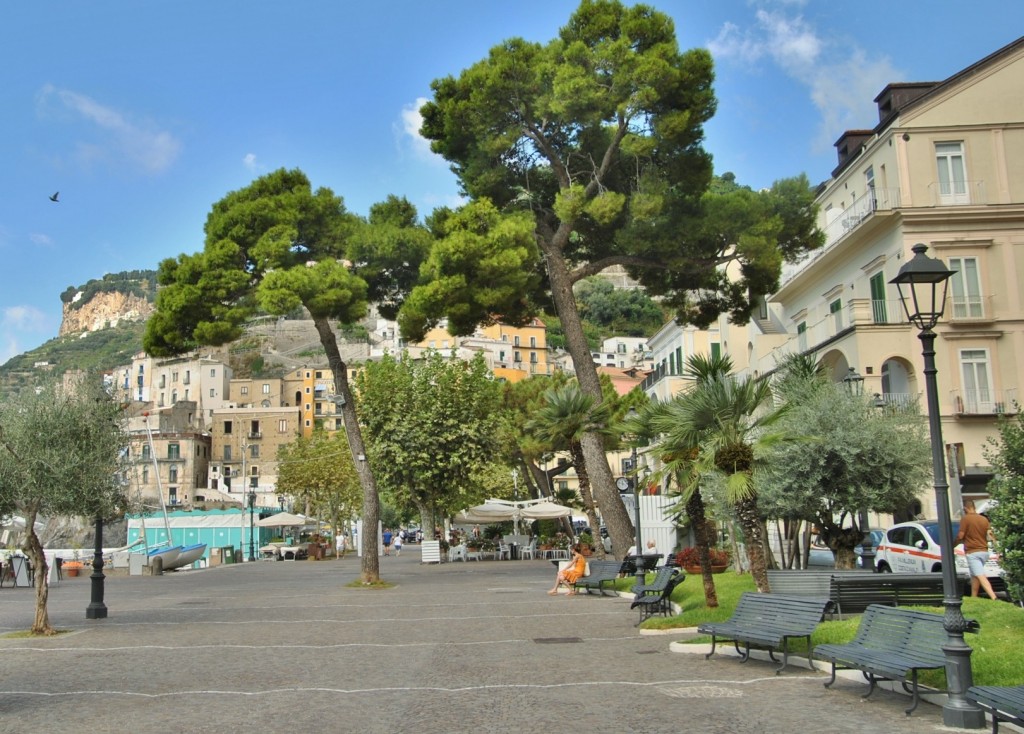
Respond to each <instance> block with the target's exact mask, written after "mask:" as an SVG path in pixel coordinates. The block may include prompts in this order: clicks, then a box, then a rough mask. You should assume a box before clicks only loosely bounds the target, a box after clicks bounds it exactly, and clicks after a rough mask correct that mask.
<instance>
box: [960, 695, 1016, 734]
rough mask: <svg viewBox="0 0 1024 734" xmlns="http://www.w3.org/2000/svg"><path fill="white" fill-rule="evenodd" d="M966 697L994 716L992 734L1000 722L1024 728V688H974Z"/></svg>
mask: <svg viewBox="0 0 1024 734" xmlns="http://www.w3.org/2000/svg"><path fill="white" fill-rule="evenodd" d="M966 696H967V699H968V700H969V701H974V702H975V703H976V704H978V705H979V706H981V707H982V708H983V709H986V710H987V711H988V712H989V714H991V715H992V734H999V722H1000V721H1008V722H1010V723H1011V724H1016V725H1017V726H1024V686H972V687H970V688H968V689H967V693H966Z"/></svg>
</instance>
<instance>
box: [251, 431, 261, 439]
mask: <svg viewBox="0 0 1024 734" xmlns="http://www.w3.org/2000/svg"><path fill="white" fill-rule="evenodd" d="M249 438H263V433H262V432H261V431H249Z"/></svg>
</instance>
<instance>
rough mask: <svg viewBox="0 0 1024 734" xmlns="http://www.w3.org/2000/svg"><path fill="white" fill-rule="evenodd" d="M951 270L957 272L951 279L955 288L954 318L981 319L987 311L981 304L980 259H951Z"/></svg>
mask: <svg viewBox="0 0 1024 734" xmlns="http://www.w3.org/2000/svg"><path fill="white" fill-rule="evenodd" d="M949 269H950V270H955V271H956V272H955V273H953V275H952V277H951V278H950V279H949V280H950V283H952V286H953V318H954V319H980V318H981V317H982V316H984V315H985V309H984V308H983V304H982V302H981V279H980V278H979V277H978V258H976V257H951V258H949Z"/></svg>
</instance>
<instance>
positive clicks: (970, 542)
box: [953, 500, 996, 599]
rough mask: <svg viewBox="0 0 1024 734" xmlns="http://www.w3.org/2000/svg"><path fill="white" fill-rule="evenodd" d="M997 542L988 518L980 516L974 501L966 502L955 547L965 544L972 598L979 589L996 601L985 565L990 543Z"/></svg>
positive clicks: (954, 542) (954, 543)
mask: <svg viewBox="0 0 1024 734" xmlns="http://www.w3.org/2000/svg"><path fill="white" fill-rule="evenodd" d="M990 538H991V539H992V541H993V542H995V536H993V535H992V527H991V525H989V522H988V518H987V517H985V516H984V515H979V514H978V511H977V510H976V509H975V508H974V500H965V501H964V512H963V515H962V516H961V517H960V532H958V533H957V534H956V540H954V541H953V545H954V546H957V545H960V544H961V543H963V544H964V552H965V553H966V554H967V568H968V570H969V571H970V574H971V596H977V595H978V590H979V588H981V589H984V590H985V593H986V594H988V598H989V599H995V598H996V593H995V592H994V591H992V584H991V583H990V582H989V580H988V575H987V574H986V573H985V563H986V562H987V561H988V557H989V552H988V541H989V539H990Z"/></svg>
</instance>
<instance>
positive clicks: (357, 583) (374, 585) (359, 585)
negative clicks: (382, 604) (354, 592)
mask: <svg viewBox="0 0 1024 734" xmlns="http://www.w3.org/2000/svg"><path fill="white" fill-rule="evenodd" d="M345 586H347V587H348V588H350V589H392V588H394V586H395V585H394V584H390V583H388V582H387V581H372V582H370V583H366V582H364V581H362V580H361V579H355V580H354V581H349V582H348V583H347V584H345Z"/></svg>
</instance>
